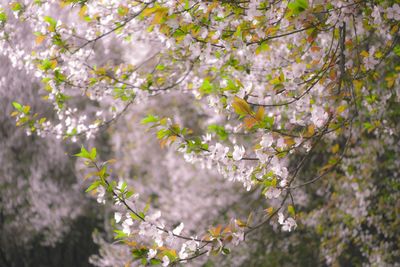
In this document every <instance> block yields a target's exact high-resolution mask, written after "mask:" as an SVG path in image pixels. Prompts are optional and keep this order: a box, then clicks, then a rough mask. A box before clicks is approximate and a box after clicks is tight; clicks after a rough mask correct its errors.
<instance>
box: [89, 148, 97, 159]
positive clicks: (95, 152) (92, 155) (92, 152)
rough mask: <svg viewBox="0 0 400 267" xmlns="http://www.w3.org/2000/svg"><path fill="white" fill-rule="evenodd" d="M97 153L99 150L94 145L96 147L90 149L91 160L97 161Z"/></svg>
mask: <svg viewBox="0 0 400 267" xmlns="http://www.w3.org/2000/svg"><path fill="white" fill-rule="evenodd" d="M96 155H97V151H96V148H95V147H94V148H92V150H90V153H89V157H90V159H91V160H93V161H95V160H96Z"/></svg>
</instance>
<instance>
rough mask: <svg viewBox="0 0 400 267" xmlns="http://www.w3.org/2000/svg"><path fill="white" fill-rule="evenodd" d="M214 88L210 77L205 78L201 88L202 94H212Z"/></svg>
mask: <svg viewBox="0 0 400 267" xmlns="http://www.w3.org/2000/svg"><path fill="white" fill-rule="evenodd" d="M213 89H214V86H213V85H212V84H211V83H210V81H209V80H208V79H204V81H203V83H202V84H201V86H200V88H199V90H200V93H202V94H211V93H212V91H213Z"/></svg>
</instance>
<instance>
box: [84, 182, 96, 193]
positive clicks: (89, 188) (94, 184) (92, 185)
mask: <svg viewBox="0 0 400 267" xmlns="http://www.w3.org/2000/svg"><path fill="white" fill-rule="evenodd" d="M99 186H100V181H94V182H93V183H92V184H91V185H90V186H89V187H88V188H87V189H86V191H85V192H86V193H87V192H90V191H93V190H95V189H96V188H97V187H99Z"/></svg>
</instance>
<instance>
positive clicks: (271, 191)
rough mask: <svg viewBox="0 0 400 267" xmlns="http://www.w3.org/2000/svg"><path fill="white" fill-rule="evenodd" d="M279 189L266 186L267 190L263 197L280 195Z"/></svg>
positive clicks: (270, 197)
mask: <svg viewBox="0 0 400 267" xmlns="http://www.w3.org/2000/svg"><path fill="white" fill-rule="evenodd" d="M281 192H282V191H281V190H280V189H278V188H275V187H270V188H268V190H267V192H265V197H266V198H268V199H272V198H277V197H279V196H280V195H281Z"/></svg>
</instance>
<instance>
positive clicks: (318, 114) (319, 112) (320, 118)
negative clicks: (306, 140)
mask: <svg viewBox="0 0 400 267" xmlns="http://www.w3.org/2000/svg"><path fill="white" fill-rule="evenodd" d="M327 119H328V113H326V112H325V110H324V108H323V107H319V106H315V107H313V110H312V111H311V121H312V122H313V123H314V124H315V126H317V127H318V128H321V127H322V126H324V124H325V122H326V120H327Z"/></svg>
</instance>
